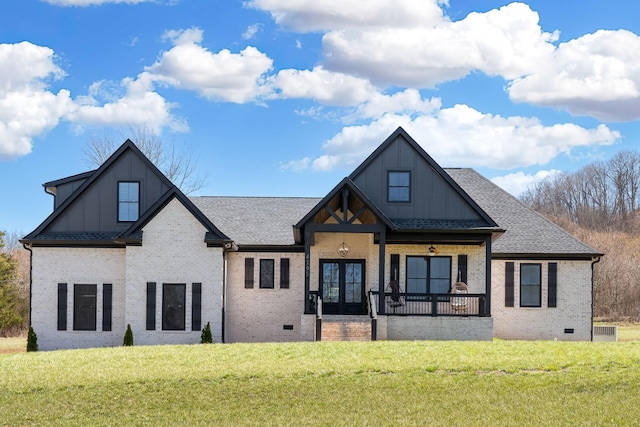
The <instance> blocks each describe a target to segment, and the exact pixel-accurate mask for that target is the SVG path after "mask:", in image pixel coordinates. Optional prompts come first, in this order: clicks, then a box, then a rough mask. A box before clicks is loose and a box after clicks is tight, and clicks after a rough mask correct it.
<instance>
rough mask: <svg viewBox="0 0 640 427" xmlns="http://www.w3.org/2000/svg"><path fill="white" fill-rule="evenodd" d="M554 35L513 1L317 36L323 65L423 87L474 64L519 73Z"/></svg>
mask: <svg viewBox="0 0 640 427" xmlns="http://www.w3.org/2000/svg"><path fill="white" fill-rule="evenodd" d="M555 37H556V36H555V35H553V34H549V33H545V32H543V31H542V30H541V28H540V26H539V24H538V14H537V13H535V12H533V11H532V10H531V9H530V8H529V7H528V6H527V5H524V4H520V3H512V4H510V5H507V6H504V7H501V8H500V9H498V10H492V11H489V12H486V13H471V14H469V15H468V16H467V17H466V18H465V19H463V20H461V21H456V22H450V21H448V20H445V19H443V20H441V22H440V23H438V24H437V25H431V26H430V25H419V26H414V27H411V26H406V27H403V28H385V29H382V30H365V31H355V30H353V31H352V30H342V31H331V32H328V33H327V34H325V35H324V36H323V39H322V42H323V51H324V55H325V60H326V67H327V68H328V69H331V70H335V71H341V72H345V73H353V74H357V75H360V76H366V77H367V78H369V79H370V80H371V81H372V82H374V83H377V84H385V85H400V86H405V87H416V88H427V87H434V86H435V85H437V84H438V83H441V82H444V81H450V80H456V79H459V78H462V77H464V76H466V75H467V74H469V73H470V72H471V71H473V70H480V71H482V72H484V73H486V74H488V75H492V76H493V75H500V76H503V77H504V78H506V79H513V78H517V77H520V76H522V75H524V74H527V73H529V72H530V71H531V70H532V69H533V67H535V66H536V64H537V63H539V62H540V61H541V60H542V59H544V58H546V57H547V56H549V55H550V54H551V53H552V52H553V49H554V46H553V45H552V44H551V41H553V40H554V39H555ZM390 64H393V66H390Z"/></svg>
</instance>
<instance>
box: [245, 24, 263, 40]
mask: <svg viewBox="0 0 640 427" xmlns="http://www.w3.org/2000/svg"><path fill="white" fill-rule="evenodd" d="M261 30H262V24H253V25H249V26H248V27H247V30H246V31H245V32H244V33H242V38H243V39H245V40H249V39H251V38H253V36H255V35H256V33H257V32H258V31H261Z"/></svg>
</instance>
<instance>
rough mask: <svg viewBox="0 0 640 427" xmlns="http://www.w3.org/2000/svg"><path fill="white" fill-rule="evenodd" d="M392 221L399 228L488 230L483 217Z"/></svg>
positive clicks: (400, 219) (398, 219) (397, 219)
mask: <svg viewBox="0 0 640 427" xmlns="http://www.w3.org/2000/svg"><path fill="white" fill-rule="evenodd" d="M391 221H393V223H394V224H395V225H396V226H397V227H398V229H399V230H456V231H459V230H487V229H490V228H491V227H487V223H486V221H484V220H482V219H478V220H472V219H460V220H454V219H423V218H394V219H392V220H391Z"/></svg>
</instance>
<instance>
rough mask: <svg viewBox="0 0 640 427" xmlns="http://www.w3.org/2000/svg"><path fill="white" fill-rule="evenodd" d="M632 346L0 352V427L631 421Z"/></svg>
mask: <svg viewBox="0 0 640 427" xmlns="http://www.w3.org/2000/svg"><path fill="white" fill-rule="evenodd" d="M638 396H640V343H639V342H619V343H566V342H553V341H546V342H518V341H499V340H497V341H493V342H433V341H426V342H382V341H379V342H368V343H288V344H229V345H216V344H214V345H191V346H152V347H128V348H124V347H122V348H107V349H90V350H67V351H55V352H38V353H19V354H8V355H0V414H2V416H1V417H0V424H7V425H43V424H45V425H234V426H242V425H247V426H269V425H274V426H276V425H277V426H281V425H300V426H307V425H323V426H327V425H340V426H343V425H357V426H366V425H434V426H438V425H448V426H451V425H454V426H457V425H465V426H474V425H478V426H481V425H482V426H485V425H572V426H574V425H585V426H586V425H633V424H636V423H637V420H638V419H640V405H639V403H640V397H638Z"/></svg>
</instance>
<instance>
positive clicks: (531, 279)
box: [520, 264, 542, 307]
mask: <svg viewBox="0 0 640 427" xmlns="http://www.w3.org/2000/svg"><path fill="white" fill-rule="evenodd" d="M541 270H542V266H541V265H540V264H520V307H540V299H541V297H540V290H541V288H542V286H540V282H541V274H540V273H541Z"/></svg>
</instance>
